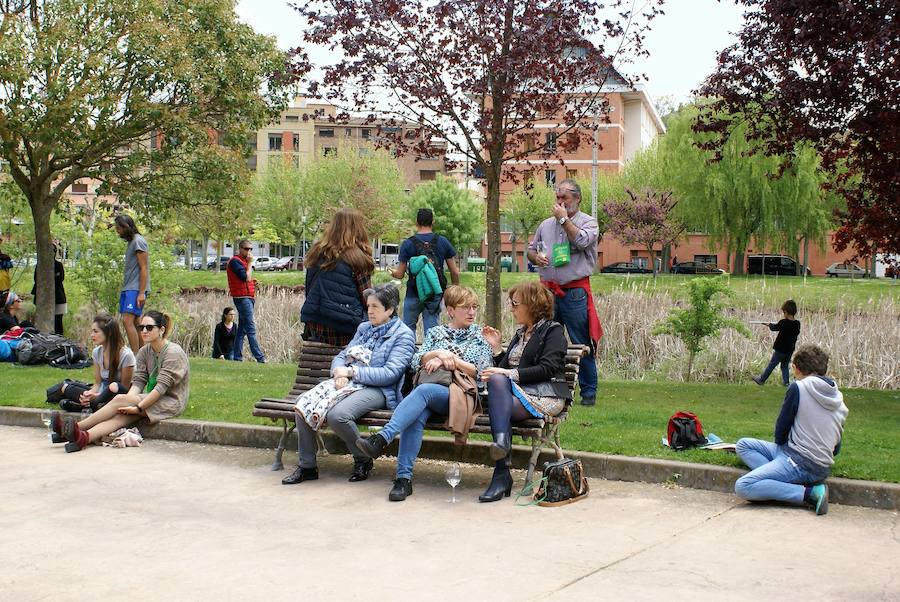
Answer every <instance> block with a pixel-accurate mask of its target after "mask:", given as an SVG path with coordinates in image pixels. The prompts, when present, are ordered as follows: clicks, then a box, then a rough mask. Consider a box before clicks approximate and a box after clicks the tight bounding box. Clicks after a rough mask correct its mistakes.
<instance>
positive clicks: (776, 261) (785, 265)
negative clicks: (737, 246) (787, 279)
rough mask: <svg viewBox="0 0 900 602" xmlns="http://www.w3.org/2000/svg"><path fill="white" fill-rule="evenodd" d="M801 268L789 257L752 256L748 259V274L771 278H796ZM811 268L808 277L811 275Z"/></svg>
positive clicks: (807, 273) (807, 271) (807, 270)
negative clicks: (765, 275)
mask: <svg viewBox="0 0 900 602" xmlns="http://www.w3.org/2000/svg"><path fill="white" fill-rule="evenodd" d="M799 270H800V266H799V265H798V264H797V261H796V260H795V259H794V258H793V257H788V256H787V255H750V256H749V257H747V273H748V274H767V275H769V276H796V275H797V273H798V271H799ZM811 274H812V272H811V271H810V269H809V267H808V266H807V268H806V275H807V276H809V275H811Z"/></svg>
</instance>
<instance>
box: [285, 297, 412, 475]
mask: <svg viewBox="0 0 900 602" xmlns="http://www.w3.org/2000/svg"><path fill="white" fill-rule="evenodd" d="M363 295H364V297H365V299H366V309H367V312H368V316H369V321H368V322H363V323H362V324H360V325H359V327H358V328H357V329H356V335H355V336H354V337H353V339H352V340H351V341H350V343H349V344H348V345H347V347H346V348H345V349H344V350H343V351H341V352H340V354H338V356H337V357H335V358H334V360H333V361H332V362H331V376H332V378H333V379H334V381H335V383H334V385H335V388H337V389H339V390H340V389H343V388H344V387H351V388H353V387H354V386H355V387H356V388H357V390H354V391H353V392H352V393H350V394H349V395H347V396H346V397H343V398H341V399H339V400H338V401H337V402H336V403H335V404H334V405H333V406H331V408H330V409H329V410H328V412H327V414H326V415H325V420H326V422H327V423H328V425H329V426H330V427H331V430H333V431H334V432H335V434H337V435H338V436H339V437H340V438H341V439H343V440H344V443H346V444H347V448H348V449H349V450H350V453H352V454H353V473H352V474H351V475H350V481H353V482H356V481H365V480H366V479H367V478H368V477H369V472H370V471H371V470H372V467H373V462H372V460H371V459H370V458H368V457H366V456H364V455H363V454H361V453H360V452H359V450H358V449H357V447H356V441H357V439H359V431H358V430H357V428H356V420H357V419H359V417H360V416H363V415H365V414H367V413H368V412H371V411H374V410H383V409H384V408H385V407H387V408H388V409H390V410H392V409H394V408H396V407H397V404H398V403H400V399H401V396H400V386H401V385H402V384H403V376H404V374H405V373H406V367H407V366H408V365H409V360H410V358H411V357H412V355H413V352H414V351H415V350H416V337H415V335H414V334H413V331H412V330H410V329H409V327H407V326H406V325H405V324H404V323H403V322H402V321H400V319H399V318H398V317H397V307H398V306H399V305H400V291H399V290H398V289H397V287H396V286H394V285H393V284H382V285H379V286H376V287H375V288H374V289H367V290H366V291H365V292H364V293H363ZM351 351H353V353H350V352H351ZM365 351H368V352H371V356H370V358H369V361H368V363H367V364H365V365H360V364H359V363H355V362H353V361H352V358H353V357H354V356H356V355H358V354H360V353H359V352H362V353H361V354H362V355H366V356H369V353H366V352H365ZM350 364H353V365H350ZM297 439H298V446H299V449H300V463H299V465H298V466H297V469H296V470H294V472H293V473H292V474H291V475H289V476H287V477H285V478H284V479H282V481H281V482H282V484H284V485H295V484H297V483H301V482H303V481H313V480H315V479H318V478H319V470H318V468H317V467H316V435H315V431H313V429H312V427H310V426H309V424H307V422H306V421H305V420H303V419H302V418H301V417H298V418H297Z"/></svg>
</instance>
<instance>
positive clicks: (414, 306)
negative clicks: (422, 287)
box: [403, 293, 443, 335]
mask: <svg viewBox="0 0 900 602" xmlns="http://www.w3.org/2000/svg"><path fill="white" fill-rule="evenodd" d="M442 298H443V295H439V296H437V297H433V298H432V299H431V301H426V302H425V303H422V302H421V301H419V298H418V297H417V296H416V295H414V294H409V293H407V295H406V298H405V299H404V300H403V323H404V324H406V325H407V326H409V329H410V330H412V331H413V334H415V332H416V324H417V323H418V322H419V315H421V316H422V328H423V330H422V333H423V335H424V333H427V332H428V329H429V328H433V327H434V326H437V325H438V321H439V320H440V317H441V299H442Z"/></svg>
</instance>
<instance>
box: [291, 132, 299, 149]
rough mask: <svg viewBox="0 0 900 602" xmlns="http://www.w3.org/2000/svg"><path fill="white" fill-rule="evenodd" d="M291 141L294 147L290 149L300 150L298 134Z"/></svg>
mask: <svg viewBox="0 0 900 602" xmlns="http://www.w3.org/2000/svg"><path fill="white" fill-rule="evenodd" d="M292 141H293V143H294V146H293V147H292V149H293V150H299V149H300V134H294V135H293V137H292Z"/></svg>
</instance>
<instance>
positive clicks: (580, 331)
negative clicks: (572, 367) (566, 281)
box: [553, 288, 597, 399]
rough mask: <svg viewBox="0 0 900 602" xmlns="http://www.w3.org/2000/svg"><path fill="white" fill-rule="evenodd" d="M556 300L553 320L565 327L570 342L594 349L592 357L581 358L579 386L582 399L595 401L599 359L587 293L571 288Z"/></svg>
mask: <svg viewBox="0 0 900 602" xmlns="http://www.w3.org/2000/svg"><path fill="white" fill-rule="evenodd" d="M554 299H555V300H556V308H555V310H554V313H553V319H554V320H556V321H557V322H559V323H560V324H563V325H565V327H566V330H567V331H568V333H569V340H571V341H572V342H573V343H575V344H576V345H588V346H589V347H590V348H591V349H592V351H591V353H590V355H588V356H586V357H583V358H581V364H580V367H579V369H578V386H579V387H580V388H581V398H582V399H594V398H595V397H596V396H597V359H596V352H595V350H594V349H593V344H592V343H591V333H590V329H589V328H588V313H587V312H588V309H587V308H588V306H587V304H588V298H587V293H585V292H584V290H583V289H580V288H571V289H569V290H567V291H566V296H565V297H554Z"/></svg>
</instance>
